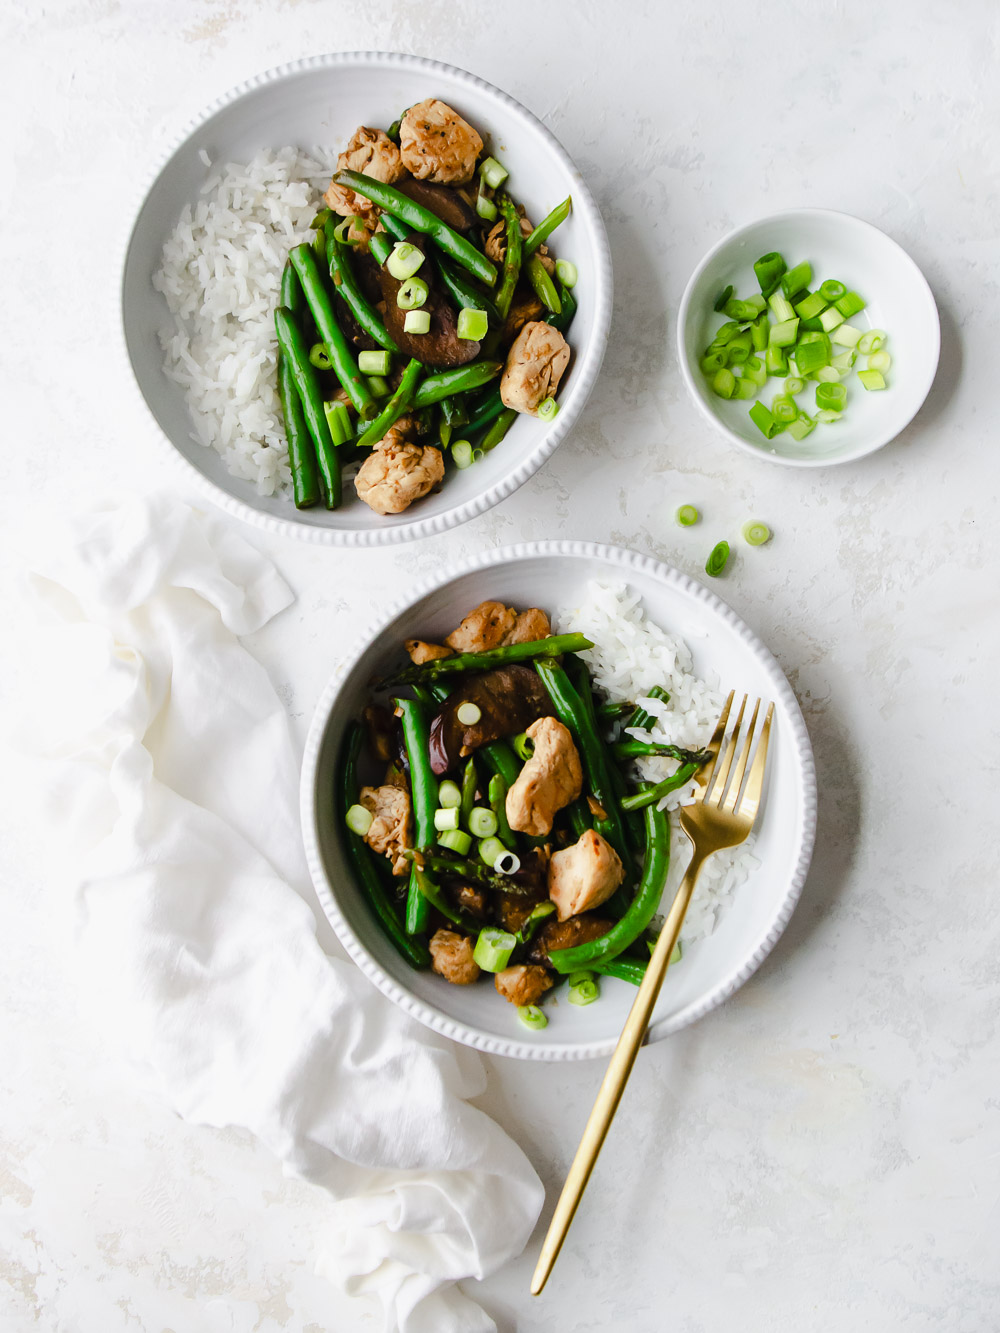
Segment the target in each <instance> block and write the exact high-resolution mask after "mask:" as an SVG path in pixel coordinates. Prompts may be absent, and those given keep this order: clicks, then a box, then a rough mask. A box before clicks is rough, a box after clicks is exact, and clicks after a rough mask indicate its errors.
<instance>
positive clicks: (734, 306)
mask: <svg viewBox="0 0 1000 1333" xmlns="http://www.w3.org/2000/svg"><path fill="white" fill-rule="evenodd" d="M758 299H759V300H763V299H764V298H763V297H759V298H758ZM723 310H724V312H725V314H727V315H728V316H729V318H730V319H735V320H738V321H739V323H741V324H746V323H747V321H748V320H751V319H756V318H757V316H758V315H759V314H760V310H759V309H758V307H757V305H756V303H755V302H753V301H740V300H737V299H736V298H735V297H733V298H732V299H731V300H729V301H727V302H726V304H725V306H724V307H723Z"/></svg>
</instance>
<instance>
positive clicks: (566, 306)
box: [548, 282, 577, 333]
mask: <svg viewBox="0 0 1000 1333" xmlns="http://www.w3.org/2000/svg"><path fill="white" fill-rule="evenodd" d="M556 291H557V293H558V296H559V304H560V305H561V306H562V309H561V310H560V311H559V313H558V314H557V315H552V316H551V317H550V319H549V320H548V324H549V326H550V327H551V328H553V329H558V330H559V332H560V333H565V332H566V330H567V329H568V328H569V326H570V325H571V324H572V322H573V316H574V315H575V314H576V309H577V307H576V297H575V296H574V295H573V293H572V292H571V291H570V289H569V288H568V287H564V286H563V284H562V283H561V282H557V283H556Z"/></svg>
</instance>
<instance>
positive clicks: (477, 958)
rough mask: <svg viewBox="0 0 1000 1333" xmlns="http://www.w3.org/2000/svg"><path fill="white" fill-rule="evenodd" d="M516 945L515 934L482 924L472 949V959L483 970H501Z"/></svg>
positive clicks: (508, 960)
mask: <svg viewBox="0 0 1000 1333" xmlns="http://www.w3.org/2000/svg"><path fill="white" fill-rule="evenodd" d="M516 945H517V936H516V935H512V934H511V933H510V931H509V930H501V929H500V927H499V926H483V928H482V930H481V931H480V932H479V939H478V940H476V947H475V948H474V949H473V951H472V958H473V961H474V962H476V963H477V964H478V965H479V966H480V967H481V968H482V970H483V971H484V972H502V971H503V970H504V968H505V967H506V966H507V964H508V963H509V962H510V956H511V954H512V953H513V952H514V949H515V947H516Z"/></svg>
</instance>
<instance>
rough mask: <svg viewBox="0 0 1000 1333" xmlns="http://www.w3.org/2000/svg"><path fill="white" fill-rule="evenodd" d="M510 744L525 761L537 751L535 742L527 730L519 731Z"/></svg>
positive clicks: (519, 757)
mask: <svg viewBox="0 0 1000 1333" xmlns="http://www.w3.org/2000/svg"><path fill="white" fill-rule="evenodd" d="M510 744H511V749H512V750H513V751H514V753H515V754H516V755H517V757H518V759H523V760H524V762H525V763H527V762H528V760H529V759H530V758H531V756H532V755H533V754H534V753H535V742H534V741H533V740H532V739H531V738H530V737H529V736H528V733H527V732H526V731H519V732H518V733H517V735H516V736H515V737H514V739H513V740H512V741H511V743H510Z"/></svg>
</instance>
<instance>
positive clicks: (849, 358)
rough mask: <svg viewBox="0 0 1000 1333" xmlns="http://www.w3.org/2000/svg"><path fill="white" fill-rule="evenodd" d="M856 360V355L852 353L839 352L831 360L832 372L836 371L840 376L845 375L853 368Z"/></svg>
mask: <svg viewBox="0 0 1000 1333" xmlns="http://www.w3.org/2000/svg"><path fill="white" fill-rule="evenodd" d="M856 360H857V355H856V353H854V352H839V353H838V354H837V355H836V356H835V357H833V358H832V359H831V361H830V365H831V366H833V368H834V370H838V371H840V373H841V374H842V375H845V374H846V373H847V372H848V371H849V370H850V369H851V368H852V367H853V365H854V362H855V361H856Z"/></svg>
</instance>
